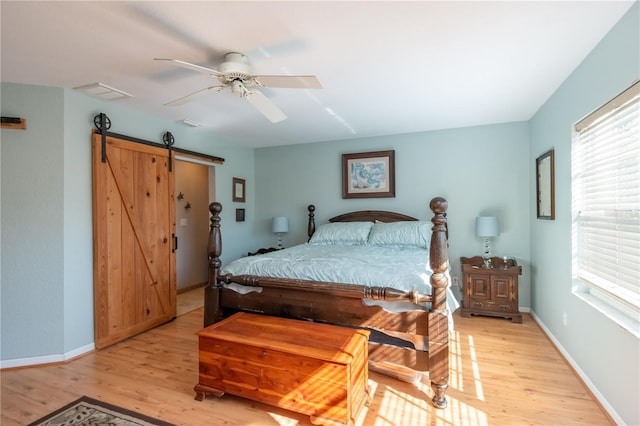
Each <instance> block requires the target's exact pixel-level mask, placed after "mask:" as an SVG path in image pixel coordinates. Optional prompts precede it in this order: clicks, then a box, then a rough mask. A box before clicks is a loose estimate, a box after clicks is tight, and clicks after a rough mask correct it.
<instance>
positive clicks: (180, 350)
mask: <svg viewBox="0 0 640 426" xmlns="http://www.w3.org/2000/svg"><path fill="white" fill-rule="evenodd" d="M454 317H455V323H456V331H455V332H454V333H453V334H452V336H451V377H450V387H449V390H448V392H447V398H448V400H449V407H448V408H446V409H444V410H438V409H435V408H434V407H433V406H432V405H431V403H430V402H428V400H429V398H430V397H431V395H432V393H431V390H430V388H429V386H428V380H424V382H423V383H419V384H418V385H415V386H414V385H410V384H408V383H404V382H400V381H398V380H395V379H392V378H390V377H387V376H383V375H380V374H377V373H374V372H371V373H370V385H371V386H372V389H373V390H374V395H373V400H372V403H371V405H370V406H369V407H367V408H365V411H363V412H362V414H361V416H360V417H359V419H358V425H375V426H390V425H446V426H453V425H456V426H458V425H525V424H531V425H571V424H575V425H578V424H579V425H611V424H613V423H612V422H611V420H610V418H609V417H608V416H607V415H606V413H605V412H604V411H603V410H602V408H601V407H600V405H599V404H598V403H597V402H596V401H595V400H594V399H593V397H592V396H591V395H590V394H589V392H588V391H587V390H586V388H585V386H584V385H583V384H582V382H581V381H580V380H579V379H578V378H577V376H576V375H575V374H574V373H573V372H572V370H571V369H570V368H569V366H568V364H567V363H566V362H565V361H564V360H563V358H562V357H561V356H560V354H559V353H558V351H557V350H556V349H555V348H554V347H553V346H552V344H551V343H550V341H549V340H548V339H547V338H546V336H545V335H544V334H543V333H542V331H541V330H540V328H539V327H538V326H537V324H535V322H534V321H533V319H532V318H531V317H530V316H529V315H526V314H525V315H524V323H523V324H512V323H511V322H509V321H508V320H503V319H496V318H482V317H474V318H462V317H460V316H459V315H458V314H454ZM202 318H203V309H202V308H198V309H196V310H192V311H189V312H187V313H185V314H183V315H181V316H179V317H178V318H177V319H176V320H175V321H172V322H170V323H168V324H165V325H163V326H160V327H158V328H156V329H154V330H151V331H149V332H146V333H143V334H141V335H139V336H137V337H134V338H131V339H129V340H127V341H125V342H121V343H118V344H115V345H113V346H111V347H109V348H106V349H103V350H101V351H97V352H93V353H90V354H87V355H85V356H83V357H80V358H78V359H76V360H73V361H70V362H67V363H65V364H60V365H51V366H41V367H31V368H22V369H14V370H5V371H2V372H1V373H0V379H1V382H2V384H1V389H2V393H1V399H2V406H1V408H2V416H1V418H0V423H1V424H2V425H3V426H12V425H25V424H27V423H29V422H31V421H34V420H36V419H38V418H40V417H42V416H44V415H45V414H47V413H48V412H51V411H53V410H54V409H56V408H58V407H60V406H62V405H65V404H67V403H69V402H70V401H72V400H74V399H76V398H78V397H80V396H82V395H87V396H90V397H93V398H96V399H100V400H103V401H106V402H109V403H112V404H116V405H120V406H122V407H125V408H128V409H131V410H135V411H138V412H141V413H143V414H146V415H149V416H153V417H157V418H160V419H163V420H165V421H168V422H173V423H175V424H178V425H194V426H199V425H229V426H232V425H243V426H248V425H255V426H258V425H259V426H278V425H280V426H289V425H303V426H308V425H310V422H309V419H308V418H307V417H306V416H303V415H298V414H295V413H291V412H287V411H284V410H280V409H276V408H272V407H269V406H266V405H263V404H259V403H255V402H251V401H248V400H243V399H241V398H237V397H234V396H231V395H225V396H223V397H222V398H213V397H210V398H207V399H205V400H204V401H202V402H198V401H195V400H194V395H195V394H194V392H193V386H194V385H195V384H196V382H197V378H198V351H197V350H198V347H197V346H198V344H197V339H196V335H195V333H196V331H198V330H199V329H200V328H201V325H202ZM425 395H428V398H426V400H425Z"/></svg>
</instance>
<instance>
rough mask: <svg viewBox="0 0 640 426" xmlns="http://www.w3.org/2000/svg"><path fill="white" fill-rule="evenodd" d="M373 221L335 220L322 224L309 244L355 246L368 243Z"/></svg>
mask: <svg viewBox="0 0 640 426" xmlns="http://www.w3.org/2000/svg"><path fill="white" fill-rule="evenodd" d="M372 226H373V222H335V223H325V224H323V225H320V226H319V227H318V229H317V230H316V232H315V233H314V234H313V236H311V240H309V244H336V245H342V246H354V245H363V244H366V242H367V239H368V238H369V232H370V231H371V227H372Z"/></svg>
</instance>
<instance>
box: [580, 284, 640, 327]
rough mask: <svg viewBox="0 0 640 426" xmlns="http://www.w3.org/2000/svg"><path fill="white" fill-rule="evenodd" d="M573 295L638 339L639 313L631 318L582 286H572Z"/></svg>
mask: <svg viewBox="0 0 640 426" xmlns="http://www.w3.org/2000/svg"><path fill="white" fill-rule="evenodd" d="M573 294H574V295H575V296H576V297H578V298H579V299H581V300H582V301H584V302H585V303H587V304H588V305H590V306H592V307H593V308H594V309H596V310H597V311H598V312H600V313H601V314H603V315H604V316H606V317H607V318H609V319H611V320H612V321H613V322H615V323H616V324H617V325H619V326H620V327H622V328H623V329H625V330H626V331H628V332H629V333H631V334H633V335H634V336H635V337H636V338H638V339H640V313H637V312H636V313H635V315H633V316H630V315H627V314H626V313H624V312H622V311H621V310H620V309H617V308H616V307H615V306H614V304H612V303H609V302H607V301H604V300H602V298H600V297H598V296H595V295H593V294H591V291H590V289H589V287H587V286H585V285H582V284H578V285H576V286H574V289H573Z"/></svg>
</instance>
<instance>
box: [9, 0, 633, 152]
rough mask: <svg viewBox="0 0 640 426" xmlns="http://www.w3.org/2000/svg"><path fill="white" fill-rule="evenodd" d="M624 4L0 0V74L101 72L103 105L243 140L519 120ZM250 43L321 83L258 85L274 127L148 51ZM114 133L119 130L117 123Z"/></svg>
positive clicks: (288, 140) (90, 77)
mask: <svg viewBox="0 0 640 426" xmlns="http://www.w3.org/2000/svg"><path fill="white" fill-rule="evenodd" d="M632 4H633V0H629V1H573V2H569V1H495V2H490V1H460V2H455V1H412V2H401V1H389V2H387V1H384V2H383V1H351V2H347V1H337V2H328V1H319V2H303V1H299V2H293V1H289V2H271V1H259V2H246V1H234V2H223V1H199V2H184V1H171V2H156V1H144V2H123V1H116V2H110V1H89V2H76V1H73V2H54V1H39V2H35V1H21V2H12V1H5V0H2V1H1V2H0V14H1V18H2V21H1V27H0V29H1V46H2V53H1V55H2V56H1V63H0V65H1V68H0V76H1V78H2V81H3V82H16V83H27V84H36V85H45V86H58V87H67V88H73V87H77V86H81V85H86V84H90V83H96V82H101V83H104V84H107V85H109V86H112V87H115V88H117V89H120V90H123V91H125V92H128V93H130V94H132V95H133V97H132V98H129V99H121V100H116V101H113V102H117V103H120V104H122V105H127V106H129V107H131V108H135V109H138V110H143V111H146V112H148V113H150V114H154V115H157V116H160V117H164V118H166V119H169V120H175V121H182V120H183V119H185V118H186V119H190V120H193V121H196V122H199V123H202V124H204V125H205V126H206V127H203V128H208V129H214V130H215V132H216V134H217V135H219V137H220V138H221V139H224V140H228V141H231V142H235V143H239V144H242V145H247V146H252V147H263V146H273V145H285V144H297V143H307V142H316V141H328V140H339V139H350V138H358V137H369V136H376V135H387V134H398V133H409V132H419V131H426V130H435V129H443V128H455V127H465V126H475V125H482V124H491V123H502V122H510V121H521V120H528V119H529V118H531V116H532V115H533V114H534V113H535V112H536V111H537V110H538V108H540V106H542V104H543V103H544V102H545V100H547V99H548V97H549V96H550V95H551V94H552V93H553V92H554V91H555V90H556V89H557V88H558V87H559V86H560V84H561V83H562V82H563V81H564V79H565V78H567V76H568V75H569V74H570V73H571V72H572V71H573V70H574V69H575V68H576V66H577V65H578V64H579V63H580V62H581V61H582V60H583V59H584V58H585V56H586V55H587V54H588V53H589V52H590V51H591V50H592V49H593V48H594V47H595V46H596V44H597V43H598V42H599V41H600V40H601V39H602V38H603V37H604V35H605V34H606V33H607V32H608V31H609V30H610V29H611V28H612V27H613V26H614V25H615V23H616V22H617V21H618V20H619V19H620V18H621V17H622V15H623V14H624V13H625V12H626V11H627V10H628V9H629V7H630V6H631V5H632ZM231 51H237V52H242V53H245V54H246V55H247V56H248V57H249V59H250V60H251V62H252V64H253V66H254V69H255V72H256V73H257V74H294V75H307V74H313V75H316V76H317V77H318V79H319V80H320V82H321V83H322V85H323V86H324V88H323V89H322V90H306V89H274V88H268V89H262V91H263V93H265V95H267V96H268V97H269V98H270V100H271V101H272V102H273V103H275V104H276V105H277V106H278V107H279V108H280V109H282V110H283V111H284V112H285V114H287V116H288V119H287V120H284V121H282V122H280V123H276V124H273V123H271V122H269V121H268V120H267V119H266V118H264V116H262V115H261V114H260V113H259V112H257V111H256V110H255V109H254V108H253V107H252V106H251V105H250V104H249V103H248V102H247V101H246V100H245V99H241V98H239V97H238V96H237V95H234V94H233V93H231V92H230V91H229V90H228V89H227V90H225V91H224V92H221V93H217V92H215V91H211V92H210V93H208V94H207V95H205V96H203V97H200V98H198V99H197V100H195V101H193V102H191V103H188V104H186V105H183V106H180V107H167V106H164V105H163V104H165V103H166V102H168V101H170V100H173V99H176V98H179V97H181V96H184V95H186V94H188V93H191V92H194V91H196V90H199V89H202V88H205V87H208V86H211V85H214V84H217V81H215V80H214V79H213V78H212V77H210V76H208V75H205V74H201V73H197V72H194V71H191V70H188V69H184V68H178V67H175V66H172V65H171V64H170V63H166V62H159V61H154V60H153V58H175V59H180V60H183V61H187V62H192V63H196V64H199V65H203V66H207V67H213V68H215V67H216V66H217V65H218V64H219V63H220V62H222V59H223V56H224V53H226V52H231ZM114 131H117V130H114Z"/></svg>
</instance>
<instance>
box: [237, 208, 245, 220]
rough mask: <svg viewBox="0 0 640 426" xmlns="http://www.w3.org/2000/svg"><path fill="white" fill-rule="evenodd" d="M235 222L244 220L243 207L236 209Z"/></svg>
mask: <svg viewBox="0 0 640 426" xmlns="http://www.w3.org/2000/svg"><path fill="white" fill-rule="evenodd" d="M236 222H244V209H236Z"/></svg>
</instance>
